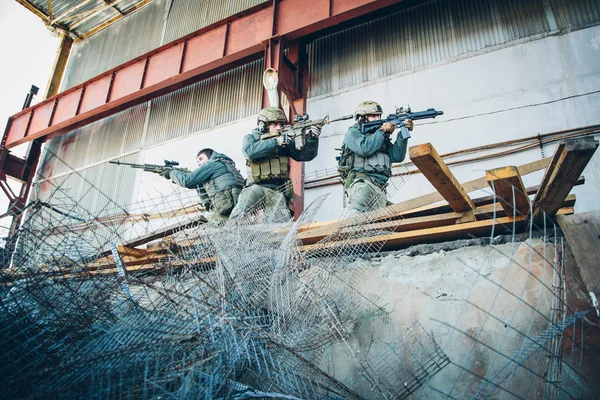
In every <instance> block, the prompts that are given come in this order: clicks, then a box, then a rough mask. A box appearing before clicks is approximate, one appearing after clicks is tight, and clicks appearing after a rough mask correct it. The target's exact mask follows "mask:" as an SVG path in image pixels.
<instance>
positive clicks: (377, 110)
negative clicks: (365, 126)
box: [354, 101, 383, 121]
mask: <svg viewBox="0 0 600 400" xmlns="http://www.w3.org/2000/svg"><path fill="white" fill-rule="evenodd" d="M381 114H383V110H382V109H381V106H380V105H379V104H378V103H376V102H374V101H363V102H361V103H360V104H359V105H358V107H356V110H355V111H354V120H355V121H356V120H357V119H359V118H360V117H365V116H367V115H381Z"/></svg>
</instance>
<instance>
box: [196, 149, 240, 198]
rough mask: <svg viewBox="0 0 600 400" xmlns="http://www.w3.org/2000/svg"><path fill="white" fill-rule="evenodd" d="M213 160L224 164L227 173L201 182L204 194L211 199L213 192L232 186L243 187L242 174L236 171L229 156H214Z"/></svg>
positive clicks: (213, 195)
mask: <svg viewBox="0 0 600 400" xmlns="http://www.w3.org/2000/svg"><path fill="white" fill-rule="evenodd" d="M215 160H216V161H219V162H220V163H222V164H223V165H225V167H226V168H227V171H228V172H229V173H228V174H223V175H221V176H218V177H216V178H213V179H211V180H209V181H206V182H204V183H203V184H202V186H204V189H205V190H206V194H207V195H208V197H210V198H211V199H212V198H213V197H215V194H217V193H218V192H220V191H222V190H225V189H231V188H234V187H237V188H243V187H244V177H243V176H242V174H241V173H240V171H238V169H237V168H236V167H235V164H234V163H233V161H231V160H230V159H229V158H221V157H219V158H216V159H215Z"/></svg>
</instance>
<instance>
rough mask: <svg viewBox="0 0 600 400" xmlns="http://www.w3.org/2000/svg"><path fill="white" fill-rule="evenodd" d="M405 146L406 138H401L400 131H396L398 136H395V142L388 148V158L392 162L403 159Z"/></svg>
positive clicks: (406, 144)
mask: <svg viewBox="0 0 600 400" xmlns="http://www.w3.org/2000/svg"><path fill="white" fill-rule="evenodd" d="M407 147H408V139H401V138H400V132H398V136H396V142H395V143H394V144H393V145H391V146H390V147H389V148H388V155H389V156H390V160H391V161H392V162H394V163H397V162H402V161H404V158H405V157H406V148H407Z"/></svg>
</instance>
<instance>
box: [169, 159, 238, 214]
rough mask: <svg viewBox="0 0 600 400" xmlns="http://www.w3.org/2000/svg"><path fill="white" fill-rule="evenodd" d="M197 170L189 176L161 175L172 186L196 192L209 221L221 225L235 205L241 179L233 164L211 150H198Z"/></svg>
mask: <svg viewBox="0 0 600 400" xmlns="http://www.w3.org/2000/svg"><path fill="white" fill-rule="evenodd" d="M196 161H197V163H198V168H197V169H195V170H194V171H192V172H181V171H175V170H165V172H163V173H162V176H164V177H165V178H167V179H170V180H171V181H172V182H173V183H176V184H178V185H181V186H183V187H186V188H188V189H196V190H198V194H200V198H201V199H202V202H203V204H204V206H205V207H206V208H207V210H209V211H211V214H210V215H209V216H208V219H209V220H210V221H217V222H218V221H224V220H226V219H227V218H229V215H230V214H231V211H232V210H233V208H234V207H235V205H236V204H237V202H238V197H239V195H240V193H241V191H242V188H243V187H244V177H243V176H242V174H241V173H240V171H239V170H238V169H237V168H236V167H235V163H234V162H233V160H232V159H231V158H229V157H227V156H226V155H224V154H221V153H217V152H216V151H214V150H213V149H202V150H200V151H199V152H198V155H197V156H196Z"/></svg>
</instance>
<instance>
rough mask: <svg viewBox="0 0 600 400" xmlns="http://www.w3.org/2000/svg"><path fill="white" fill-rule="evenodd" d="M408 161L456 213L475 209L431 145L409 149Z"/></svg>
mask: <svg viewBox="0 0 600 400" xmlns="http://www.w3.org/2000/svg"><path fill="white" fill-rule="evenodd" d="M409 156H410V160H411V161H412V162H413V163H414V164H415V165H416V166H417V168H419V171H421V173H423V175H424V176H425V177H426V178H427V180H429V182H431V184H432V185H433V187H435V188H436V189H437V191H438V192H439V193H440V194H441V195H442V197H443V198H444V199H445V200H446V201H447V202H448V204H450V207H452V209H453V210H454V211H456V212H461V211H468V210H472V209H474V208H475V205H474V204H473V201H471V199H470V198H469V195H468V194H467V192H466V191H465V190H464V189H463V187H462V186H461V184H460V183H459V182H458V180H457V179H456V178H455V177H454V174H452V172H451V171H450V169H449V168H448V166H447V165H446V164H445V163H444V161H442V158H441V157H440V155H439V154H438V152H437V151H436V150H435V149H434V148H433V146H432V144H431V143H425V144H421V145H418V146H413V147H411V148H410V149H409Z"/></svg>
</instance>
